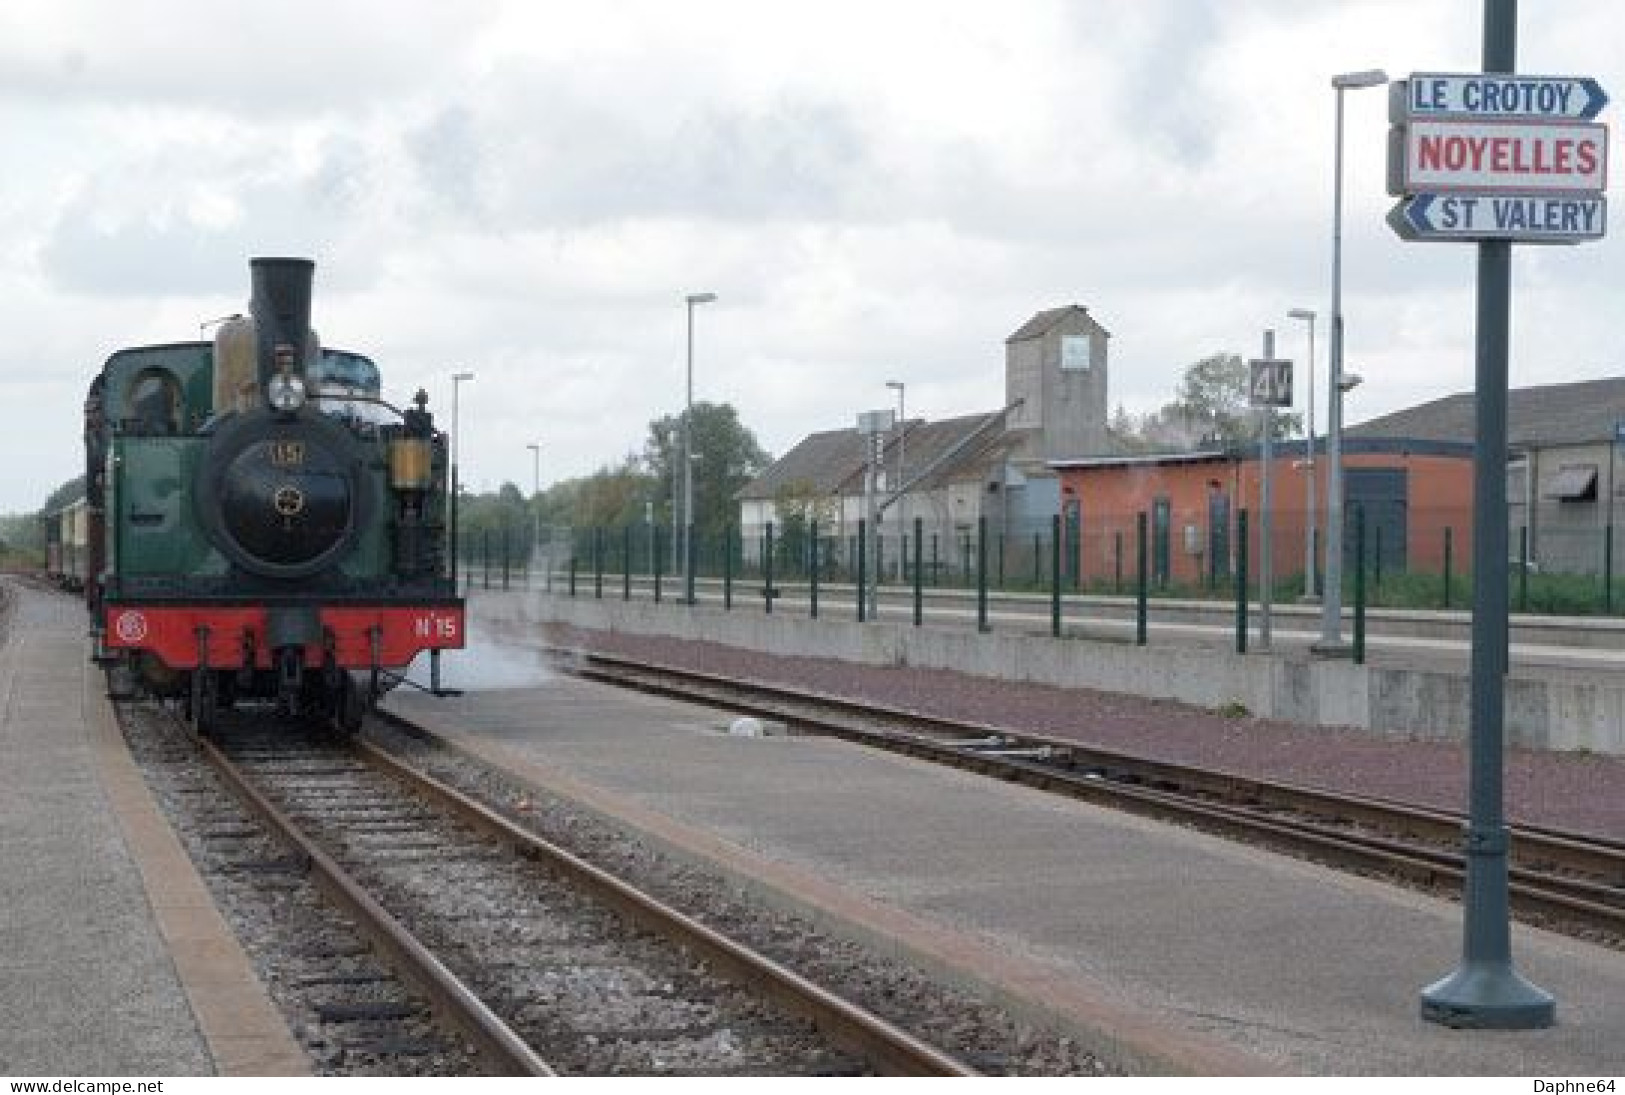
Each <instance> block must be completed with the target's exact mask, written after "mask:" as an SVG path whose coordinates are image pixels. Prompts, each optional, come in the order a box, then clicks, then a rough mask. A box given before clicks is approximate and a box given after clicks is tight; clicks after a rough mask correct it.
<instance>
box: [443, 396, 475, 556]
mask: <svg viewBox="0 0 1625 1095" xmlns="http://www.w3.org/2000/svg"><path fill="white" fill-rule="evenodd" d="M473 379H474V374H473V373H470V372H461V373H452V374H451V491H450V494H449V496H448V497H447V498H446V527H447V529H448V530H450V532H451V543H450V545H449V550H448V551H447V552H446V558H447V560H448V561H449V562H450V564H451V579H452V581H453V582H455V581H456V580H457V452H458V449H457V438H458V430H457V392H458V389H459V387H461V385H462V383H463V381H465V380H473Z"/></svg>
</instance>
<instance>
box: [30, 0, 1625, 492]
mask: <svg viewBox="0 0 1625 1095" xmlns="http://www.w3.org/2000/svg"><path fill="white" fill-rule="evenodd" d="M1480 18H1481V4H1480V3H1479V2H1478V0H1394V2H1386V0H1370V2H1359V0H1343V2H1337V0H1141V2H1134V3H1129V2H1126V0H1072V2H1065V0H1005V2H1003V3H998V4H993V3H988V2H987V0H976V2H968V0H930V2H919V3H912V2H903V0H896V2H876V0H862V2H847V0H820V2H818V3H815V4H813V3H807V4H789V3H761V2H756V3H751V2H746V0H740V2H723V0H715V2H713V0H687V2H685V3H681V4H679V3H670V2H653V0H651V2H621V0H602V2H600V3H595V4H586V3H581V2H579V0H572V2H569V3H565V2H553V0H545V2H539V0H513V2H503V0H460V2H458V3H456V4H451V3H428V2H421V0H392V2H387V3H386V2H377V3H372V2H362V0H321V2H319V3H317V2H307V0H281V2H279V3H276V4H265V3H256V4H246V3H242V4H234V3H218V2H215V3H206V2H202V0H140V2H134V3H132V2H130V0H114V2H108V3H89V2H83V0H4V2H3V3H0V147H3V148H4V161H3V162H4V170H3V171H0V241H3V246H0V385H3V388H4V391H5V393H6V396H7V399H6V406H7V407H8V408H10V411H11V415H10V421H9V424H8V425H6V426H5V427H4V429H3V430H0V467H4V468H5V469H7V470H6V471H5V473H4V475H3V476H0V511H20V510H25V509H32V508H34V507H36V506H37V505H38V504H39V503H40V501H42V500H43V498H44V496H45V494H46V492H47V491H48V490H50V489H51V488H52V487H53V486H55V485H56V484H57V483H59V482H60V481H62V480H64V479H66V478H68V477H69V476H71V475H73V474H74V473H75V472H76V471H77V470H78V468H79V465H80V461H81V456H80V450H79V447H78V440H79V418H78V415H79V408H80V403H81V401H82V399H83V394H84V390H85V386H86V384H87V383H88V382H89V380H90V378H91V376H92V375H93V374H94V373H95V371H96V370H97V369H98V368H99V367H100V363H101V362H102V360H104V359H105V358H106V356H107V355H108V354H109V353H111V352H112V351H113V350H115V349H117V348H119V347H120V346H125V345H131V344H138V343H142V342H160V341H174V340H183V339H188V338H195V337H197V332H198V324H199V323H200V322H202V321H205V320H208V319H211V318H214V317H216V316H220V315H222V314H224V313H229V312H233V311H238V310H241V309H242V307H243V305H244V303H245V297H246V294H247V287H248V267H247V261H248V258H249V257H250V256H253V255H266V254H271V255H275V254H290V255H307V256H310V257H313V258H315V259H316V260H317V262H318V264H319V265H318V270H317V300H316V305H315V323H316V326H317V328H318V329H319V330H320V332H321V334H322V336H323V338H324V340H325V341H326V342H327V343H328V344H330V345H336V346H341V347H345V348H350V349H355V350H359V351H361V352H365V353H368V354H370V355H372V356H373V357H375V358H376V360H377V361H378V362H379V363H380V365H381V366H382V367H383V370H384V377H385V388H386V395H389V396H392V397H394V398H395V399H397V400H399V401H404V400H406V399H408V398H409V397H410V395H411V393H412V392H413V391H414V390H415V389H417V388H418V387H420V386H421V387H424V388H426V389H427V390H428V392H429V394H430V397H431V399H432V401H433V403H432V405H433V406H435V407H437V408H438V409H440V411H441V412H442V413H443V414H444V415H445V418H446V419H449V417H450V406H451V381H450V375H451V373H452V372H454V371H456V370H458V369H468V370H471V371H473V372H474V373H475V374H477V375H476V378H475V379H474V380H473V381H472V382H469V383H465V384H464V385H463V386H462V393H461V412H460V417H461V426H462V433H463V442H462V443H463V454H464V464H465V479H466V480H467V481H468V482H470V483H471V484H472V485H473V486H475V487H476V488H478V489H492V488H494V487H496V486H497V485H499V484H500V483H501V482H502V481H504V480H511V481H514V482H516V483H519V484H520V485H521V486H522V487H523V489H525V490H526V491H528V490H529V489H530V482H531V474H532V464H531V455H530V453H529V452H528V451H527V450H526V445H527V444H529V443H531V442H534V441H537V440H539V441H540V442H541V444H542V446H543V450H542V452H543V458H542V479H543V482H544V484H545V483H546V482H551V481H553V480H555V479H558V478H562V477H569V476H576V475H581V474H585V473H588V472H590V471H592V470H594V469H595V468H597V467H599V466H601V465H603V464H606V463H615V462H618V461H619V460H620V458H621V457H622V456H624V455H625V454H626V453H628V452H633V451H638V450H640V449H641V448H642V444H643V440H644V437H645V436H646V433H647V424H648V422H649V421H650V420H651V419H652V418H655V417H657V416H659V415H661V414H664V413H669V412H672V411H674V410H677V409H679V408H680V407H681V403H682V398H683V379H684V314H685V308H684V304H683V298H684V295H685V294H688V293H694V292H702V291H707V292H715V293H716V294H717V295H718V297H719V299H718V301H717V303H714V304H710V305H705V306H703V307H702V308H700V309H699V310H698V312H697V313H696V352H695V361H696V365H695V396H696V398H697V399H705V400H712V401H727V402H731V403H733V404H734V405H735V406H736V407H738V409H739V412H740V414H741V416H742V418H743V420H744V421H745V423H746V424H747V425H748V426H750V427H751V428H752V429H753V430H754V431H755V432H756V434H757V436H758V438H759V439H760V440H761V441H762V443H763V444H764V445H765V446H766V447H767V448H768V449H769V450H770V451H771V452H774V453H775V454H777V453H782V452H784V451H785V450H786V449H788V448H789V447H790V446H791V445H792V444H794V443H795V441H796V440H797V439H799V438H800V437H801V436H802V435H804V434H805V433H807V432H810V431H812V430H817V429H828V428H833V427H840V426H845V425H848V424H850V423H851V422H852V421H853V419H854V417H855V415H856V413H857V412H859V411H861V410H864V409H868V408H871V407H885V406H888V405H890V404H891V402H892V400H893V398H894V393H892V392H889V391H888V390H887V389H886V387H885V382H886V381H887V380H894V379H895V380H902V381H904V382H905V383H906V384H907V386H908V387H907V400H908V409H909V413H910V414H911V415H921V414H923V415H925V416H927V417H932V418H936V417H941V416H948V415H954V414H963V413H969V412H972V411H978V410H983V409H987V408H991V407H994V406H997V405H998V404H999V403H1000V402H1001V397H1002V394H1003V339H1004V338H1005V336H1007V335H1008V334H1009V333H1010V332H1011V331H1012V330H1014V329H1015V328H1016V327H1017V326H1018V325H1019V324H1021V323H1022V322H1023V321H1024V320H1026V319H1027V318H1028V317H1029V316H1030V315H1031V314H1032V313H1033V312H1034V311H1036V310H1038V309H1041V308H1046V307H1051V306H1055V305H1058V304H1066V303H1072V302H1077V303H1081V304H1084V305H1087V306H1088V307H1089V309H1090V311H1091V312H1092V313H1093V314H1094V315H1095V316H1096V317H1097V318H1098V319H1099V320H1100V321H1101V322H1102V323H1103V324H1104V325H1105V326H1106V327H1107V328H1108V329H1109V330H1110V331H1111V332H1112V335H1113V338H1112V343H1111V359H1110V370H1111V373H1110V376H1111V401H1112V403H1113V404H1114V405H1116V404H1119V403H1120V404H1123V405H1125V406H1126V407H1128V408H1129V409H1130V410H1135V411H1141V410H1149V409H1152V408H1154V407H1156V406H1158V405H1160V404H1161V403H1163V402H1165V401H1167V400H1168V399H1169V398H1170V397H1171V394H1172V391H1173V388H1174V386H1175V384H1176V383H1177V382H1178V379H1179V376H1180V374H1181V372H1182V371H1183V369H1184V367H1185V366H1186V365H1188V364H1189V363H1191V362H1192V361H1195V360H1197V359H1198V358H1200V357H1203V356H1205V355H1207V354H1210V353H1214V352H1217V351H1234V352H1239V353H1242V354H1243V355H1247V356H1255V355H1256V353H1257V351H1258V349H1259V347H1260V341H1261V338H1262V331H1263V330H1264V329H1265V328H1266V327H1275V328H1277V329H1278V331H1279V339H1280V342H1279V349H1280V351H1281V352H1282V353H1283V354H1285V355H1288V356H1293V357H1296V358H1298V359H1299V360H1300V361H1302V360H1303V359H1304V357H1305V354H1306V339H1305V332H1304V325H1303V324H1301V323H1298V322H1294V321H1290V320H1288V319H1287V318H1286V312H1287V310H1288V309H1290V308H1293V307H1304V308H1312V309H1314V310H1316V311H1317V312H1320V313H1321V315H1322V316H1323V317H1324V316H1325V314H1326V313H1327V311H1328V308H1329V297H1330V263H1331V207H1332V192H1331V181H1332V151H1333V102H1334V97H1333V93H1332V91H1331V89H1330V86H1329V78H1330V76H1331V75H1332V74H1333V73H1336V72H1343V71H1350V70H1355V69H1365V68H1373V67H1380V68H1383V69H1386V70H1387V71H1388V72H1389V74H1390V75H1394V76H1401V75H1404V74H1407V73H1409V72H1413V71H1473V70H1475V69H1476V68H1477V67H1478V58H1479V55H1480V35H1481V28H1480ZM1622 41H1625V6H1622V5H1619V4H1616V3H1612V2H1609V0H1548V2H1543V3H1538V4H1524V5H1523V13H1522V20H1521V25H1520V34H1519V55H1518V56H1519V68H1520V70H1521V71H1524V72H1534V73H1574V74H1588V75H1594V76H1596V77H1598V78H1599V79H1600V80H1601V81H1602V84H1603V86H1604V87H1605V88H1607V89H1608V90H1609V91H1611V92H1612V93H1613V94H1614V96H1615V97H1616V99H1621V100H1625V53H1622V52H1621V50H1620V48H1619V43H1620V42H1622ZM1346 101H1347V107H1348V133H1347V144H1346V155H1347V161H1346V176H1345V178H1346V201H1345V222H1344V225H1345V231H1344V248H1345V251H1344V312H1345V315H1346V317H1347V324H1348V336H1347V354H1348V361H1349V365H1350V368H1352V369H1354V370H1357V371H1359V372H1361V373H1363V374H1364V375H1365V378H1366V384H1365V385H1364V386H1363V387H1361V388H1360V389H1359V390H1358V391H1357V392H1356V393H1354V396H1353V397H1351V401H1350V405H1349V410H1348V416H1349V418H1350V420H1358V419H1361V418H1364V417H1369V416H1371V415H1373V414H1377V413H1381V412H1385V411H1389V410H1393V409H1396V408H1399V407H1402V406H1406V405H1409V404H1412V403H1415V402H1417V401H1420V400H1424V399H1428V398H1432V397H1434V396H1438V395H1443V394H1448V393H1450V392H1454V391H1460V390H1464V389H1467V388H1469V387H1470V386H1471V383H1472V355H1471V343H1472V278H1473V252H1474V249H1473V248H1472V247H1470V246H1467V245H1462V244H1414V243H1403V242H1401V241H1399V240H1398V239H1396V238H1395V237H1394V236H1393V235H1392V233H1391V232H1390V231H1389V229H1388V228H1387V226H1386V225H1385V224H1384V223H1383V214H1384V212H1385V211H1386V210H1387V208H1388V207H1389V205H1390V204H1392V199H1390V198H1388V197H1386V196H1385V194H1384V193H1383V185H1384V181H1383V180H1384V169H1383V157H1384V155H1385V139H1386V128H1387V120H1386V103H1385V99H1384V93H1382V92H1380V91H1362V92H1353V93H1349V95H1348V97H1347V100H1346ZM1617 114H1618V107H1617V106H1610V108H1609V110H1608V111H1607V112H1606V113H1605V114H1604V116H1603V117H1604V120H1605V121H1612V120H1613V119H1614V118H1615V117H1616V116H1617ZM1616 231H1625V229H1619V230H1616ZM1514 292H1515V296H1514V302H1515V313H1514V323H1513V331H1514V358H1513V364H1512V378H1513V383H1514V384H1535V383H1545V382H1553V381H1561V380H1569V379H1585V378H1593V377H1598V376H1604V375H1610V374H1616V373H1620V372H1625V352H1622V339H1621V336H1620V334H1619V327H1620V324H1619V320H1618V318H1617V316H1618V313H1619V309H1620V302H1621V300H1622V299H1625V297H1622V292H1625V259H1622V257H1621V245H1620V242H1619V240H1618V239H1617V238H1615V239H1612V240H1608V241H1605V242H1603V243H1600V244H1589V245H1584V246H1580V247H1574V248H1536V247H1523V248H1520V249H1518V251H1517V256H1516V259H1515V263H1514ZM1319 333H1320V335H1321V340H1320V347H1319V349H1320V356H1321V362H1320V364H1321V366H1322V368H1323V367H1324V348H1325V338H1324V336H1325V323H1324V319H1323V321H1322V324H1321V327H1320V331H1319ZM1322 375H1324V373H1323V374H1322ZM1317 387H1318V389H1319V396H1318V398H1319V399H1320V402H1321V404H1322V407H1321V408H1320V409H1319V416H1320V417H1321V420H1322V421H1323V420H1324V406H1323V405H1324V391H1325V384H1324V381H1322V382H1321V383H1320V384H1319V385H1317ZM1302 390H1303V384H1302V382H1301V380H1300V383H1299V391H1300V393H1301V392H1302ZM1300 398H1301V394H1300ZM1300 406H1301V404H1300Z"/></svg>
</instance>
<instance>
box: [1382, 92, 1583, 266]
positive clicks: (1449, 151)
mask: <svg viewBox="0 0 1625 1095" xmlns="http://www.w3.org/2000/svg"><path fill="white" fill-rule="evenodd" d="M1389 94H1390V98H1389V102H1388V113H1389V121H1391V122H1392V123H1393V125H1394V128H1393V130H1392V131H1391V132H1390V134H1389V140H1388V190H1389V193H1391V194H1394V195H1396V196H1400V197H1401V198H1402V200H1401V201H1400V203H1399V204H1398V205H1396V206H1394V208H1393V209H1392V211H1390V212H1389V214H1388V223H1389V225H1390V226H1391V227H1392V228H1393V229H1394V231H1395V232H1397V233H1399V235H1400V236H1401V237H1403V238H1404V239H1407V240H1445V241H1467V242H1471V241H1477V240H1508V241H1513V242H1517V243H1582V242H1585V241H1588V240H1599V239H1602V237H1603V234H1604V233H1605V232H1606V230H1607V225H1608V199H1607V198H1605V197H1604V196H1603V191H1604V190H1605V189H1606V188H1607V186H1608V127H1607V126H1605V125H1603V124H1602V123H1600V122H1597V121H1594V120H1593V119H1595V118H1596V117H1597V115H1598V113H1599V112H1601V110H1602V108H1603V107H1604V106H1605V105H1606V104H1607V102H1608V96H1607V95H1606V94H1605V93H1604V92H1603V90H1602V86H1601V85H1600V84H1598V83H1597V81H1596V80H1594V79H1592V78H1591V77H1589V76H1515V75H1502V74H1498V73H1469V74H1457V73H1432V72H1419V73H1415V74H1413V75H1412V76H1411V77H1410V79H1408V80H1399V81H1396V82H1395V83H1394V84H1393V85H1392V88H1391V90H1390V93H1389Z"/></svg>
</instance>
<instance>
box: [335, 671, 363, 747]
mask: <svg viewBox="0 0 1625 1095" xmlns="http://www.w3.org/2000/svg"><path fill="white" fill-rule="evenodd" d="M332 701H333V730H334V731H335V732H336V733H337V734H338V736H339V737H341V738H353V737H355V736H356V734H358V733H360V732H361V724H362V723H363V722H364V721H365V720H366V717H367V697H366V694H365V693H364V692H362V690H361V685H360V684H358V683H357V682H356V679H355V677H353V676H352V675H351V674H349V673H345V674H343V679H342V680H341V681H340V682H339V685H338V687H337V688H336V689H335V690H334V691H333V695H332Z"/></svg>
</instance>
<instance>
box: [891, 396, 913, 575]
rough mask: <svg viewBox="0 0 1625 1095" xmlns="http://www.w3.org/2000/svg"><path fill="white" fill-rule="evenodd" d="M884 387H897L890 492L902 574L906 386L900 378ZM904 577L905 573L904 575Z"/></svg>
mask: <svg viewBox="0 0 1625 1095" xmlns="http://www.w3.org/2000/svg"><path fill="white" fill-rule="evenodd" d="M886 387H888V388H895V389H897V482H896V484H895V485H893V487H892V494H893V495H895V496H896V498H897V544H898V548H897V567H898V570H897V572H898V573H899V574H902V573H903V572H904V571H905V570H907V569H908V560H907V559H906V558H905V557H904V552H903V549H902V544H903V538H904V537H905V536H907V535H908V502H907V501H905V499H906V497H907V496H906V495H904V494H903V469H904V467H905V466H906V465H905V464H904V462H903V451H904V450H903V445H904V443H905V442H906V441H907V438H908V416H907V414H906V413H905V412H904V409H903V389H904V388H905V387H907V385H905V384H904V383H903V382H902V381H901V380H888V381H886ZM905 577H906V575H905Z"/></svg>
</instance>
